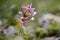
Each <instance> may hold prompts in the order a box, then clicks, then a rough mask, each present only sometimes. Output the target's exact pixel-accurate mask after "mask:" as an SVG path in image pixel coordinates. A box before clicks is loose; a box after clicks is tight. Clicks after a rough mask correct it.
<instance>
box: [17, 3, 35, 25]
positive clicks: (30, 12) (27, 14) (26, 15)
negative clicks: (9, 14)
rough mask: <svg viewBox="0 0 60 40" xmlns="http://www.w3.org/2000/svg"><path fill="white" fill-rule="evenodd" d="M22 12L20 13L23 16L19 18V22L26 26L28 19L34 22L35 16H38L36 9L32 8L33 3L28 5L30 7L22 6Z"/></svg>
mask: <svg viewBox="0 0 60 40" xmlns="http://www.w3.org/2000/svg"><path fill="white" fill-rule="evenodd" d="M21 10H22V11H19V12H18V13H19V14H22V15H23V16H22V17H20V18H18V21H19V22H20V23H21V24H22V25H24V24H25V21H26V20H28V19H31V20H34V18H33V17H34V15H35V14H36V11H35V8H32V3H30V4H28V5H22V6H21Z"/></svg>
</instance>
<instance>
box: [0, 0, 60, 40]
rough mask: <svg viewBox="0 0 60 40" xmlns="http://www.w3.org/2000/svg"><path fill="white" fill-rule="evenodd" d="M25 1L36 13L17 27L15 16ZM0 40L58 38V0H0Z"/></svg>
mask: <svg viewBox="0 0 60 40" xmlns="http://www.w3.org/2000/svg"><path fill="white" fill-rule="evenodd" d="M27 2H31V3H32V6H33V7H34V8H36V12H37V14H36V15H35V16H34V17H35V19H34V20H28V21H27V23H28V25H27V27H25V28H24V27H19V25H18V23H17V22H16V18H18V17H19V16H21V15H19V14H18V12H19V11H20V10H21V5H22V4H23V3H27ZM0 40H60V0H0Z"/></svg>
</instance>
